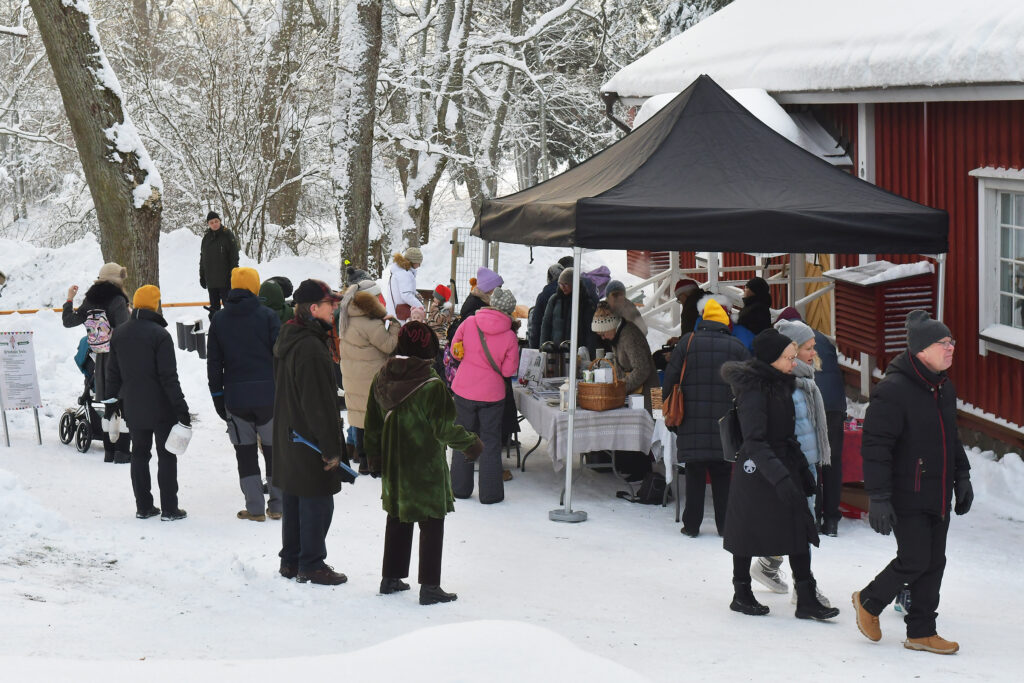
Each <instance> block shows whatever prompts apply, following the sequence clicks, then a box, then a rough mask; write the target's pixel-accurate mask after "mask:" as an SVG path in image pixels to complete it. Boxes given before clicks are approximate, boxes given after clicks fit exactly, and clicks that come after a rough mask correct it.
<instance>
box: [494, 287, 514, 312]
mask: <svg viewBox="0 0 1024 683" xmlns="http://www.w3.org/2000/svg"><path fill="white" fill-rule="evenodd" d="M491 308H496V309H498V310H499V311H501V312H502V313H504V314H505V315H507V316H510V317H511V315H512V312H513V311H515V310H516V297H515V295H514V294H512V292H511V290H508V289H502V288H501V287H497V288H495V290H494V291H493V292H491Z"/></svg>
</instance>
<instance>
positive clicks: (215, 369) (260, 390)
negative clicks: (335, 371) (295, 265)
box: [206, 268, 281, 522]
mask: <svg viewBox="0 0 1024 683" xmlns="http://www.w3.org/2000/svg"><path fill="white" fill-rule="evenodd" d="M259 291H260V276H259V273H257V272H256V271H255V270H254V269H253V268H235V270H234V271H233V272H232V273H231V292H230V293H229V294H228V297H227V300H226V301H225V302H224V308H223V310H221V311H219V312H218V313H217V315H215V316H213V322H212V323H211V324H210V334H209V341H208V343H207V353H208V355H207V359H206V371H207V379H208V380H209V384H210V395H211V396H212V397H213V405H214V408H216V410H217V414H218V415H220V418H221V419H222V420H224V421H225V422H227V425H228V438H230V439H231V443H232V444H233V445H234V447H235V457H236V459H237V460H238V484H239V486H240V487H241V489H242V495H243V496H245V509H244V510H240V511H239V512H238V514H237V517H238V518H239V519H247V520H250V521H253V522H263V521H265V520H266V519H267V515H269V516H270V518H271V519H280V518H281V491H280V489H278V488H277V487H276V486H275V485H274V481H273V470H272V464H273V450H274V449H273V445H272V444H273V440H274V343H275V342H276V341H277V335H278V332H280V330H281V321H280V319H279V318H278V317H277V314H276V313H274V312H273V311H272V310H270V309H269V308H267V307H266V306H263V305H262V304H261V303H260V300H259V299H258V298H256V294H257V292H259ZM278 291H280V289H278ZM257 436H258V437H259V439H260V441H262V442H263V460H264V463H265V465H266V472H267V484H268V493H269V494H270V499H269V500H264V498H263V479H262V477H261V476H260V462H259V450H258V449H257V447H256V437H257Z"/></svg>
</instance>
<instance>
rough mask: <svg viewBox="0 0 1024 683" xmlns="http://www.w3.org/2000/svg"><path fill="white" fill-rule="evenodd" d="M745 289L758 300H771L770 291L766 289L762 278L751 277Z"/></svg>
mask: <svg viewBox="0 0 1024 683" xmlns="http://www.w3.org/2000/svg"><path fill="white" fill-rule="evenodd" d="M747 287H749V288H750V291H752V292H753V293H754V296H755V297H757V298H758V299H767V300H769V301H770V300H771V298H772V290H771V288H769V287H768V283H767V282H766V281H765V279H764V278H763V277H752V278H750V279H749V280H747Z"/></svg>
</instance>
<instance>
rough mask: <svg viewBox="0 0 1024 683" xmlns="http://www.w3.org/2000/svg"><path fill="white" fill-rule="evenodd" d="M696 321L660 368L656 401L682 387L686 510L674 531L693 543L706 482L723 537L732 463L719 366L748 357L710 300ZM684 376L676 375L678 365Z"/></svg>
mask: <svg viewBox="0 0 1024 683" xmlns="http://www.w3.org/2000/svg"><path fill="white" fill-rule="evenodd" d="M701 304H703V305H702V307H701V311H700V313H701V315H702V316H703V317H702V318H700V319H698V321H697V328H696V330H694V331H693V332H690V333H688V334H685V335H683V337H682V338H681V339H680V340H679V343H678V344H676V348H675V349H674V350H673V351H672V357H671V358H670V359H669V363H668V367H667V368H666V369H665V383H664V385H663V386H662V390H661V391H662V396H669V395H671V393H672V389H673V387H675V386H676V385H677V384H679V383H680V381H681V382H682V390H683V405H684V406H685V409H684V413H683V422H682V424H680V425H679V426H678V427H676V429H675V432H676V454H677V455H676V457H677V459H678V461H679V462H680V463H683V464H685V465H686V475H685V476H686V505H685V507H684V508H683V526H682V528H681V529H680V532H681V533H683V534H685V535H687V536H689V537H691V538H696V537H697V535H698V534H699V533H700V525H701V522H703V521H704V493H705V489H706V485H705V482H706V481H707V477H708V476H709V475H710V477H711V496H712V499H713V501H714V506H715V526H716V528H717V529H718V535H719V536H721V535H723V534H724V533H725V511H726V506H727V504H728V500H729V479H730V477H731V475H732V463H729V462H726V461H725V457H724V454H723V453H722V439H721V437H720V436H719V430H718V420H719V418H721V417H722V416H723V415H725V414H726V413H727V412H729V409H730V408H732V391H730V389H729V385H728V384H726V383H725V380H724V379H722V374H721V372H722V365H724V364H725V363H727V362H729V361H744V360H747V359H748V358H749V357H750V354H749V353H747V347H745V346H744V345H743V342H741V341H740V340H739V339H736V338H735V337H733V336H732V334H731V333H730V331H729V316H728V315H727V314H726V312H725V310H724V309H723V308H722V306H721V304H719V303H718V301H716V300H715V299H712V298H710V297H707V298H704V299H702V300H701ZM684 362H685V363H686V373H685V375H682V376H681V373H682V370H683V363H684Z"/></svg>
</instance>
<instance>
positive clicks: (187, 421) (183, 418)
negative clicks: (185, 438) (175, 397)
mask: <svg viewBox="0 0 1024 683" xmlns="http://www.w3.org/2000/svg"><path fill="white" fill-rule="evenodd" d="M178 422H180V423H181V424H183V425H185V426H186V427H191V426H192V418H191V417H190V416H189V414H188V413H182V414H181V415H179V416H178Z"/></svg>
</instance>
